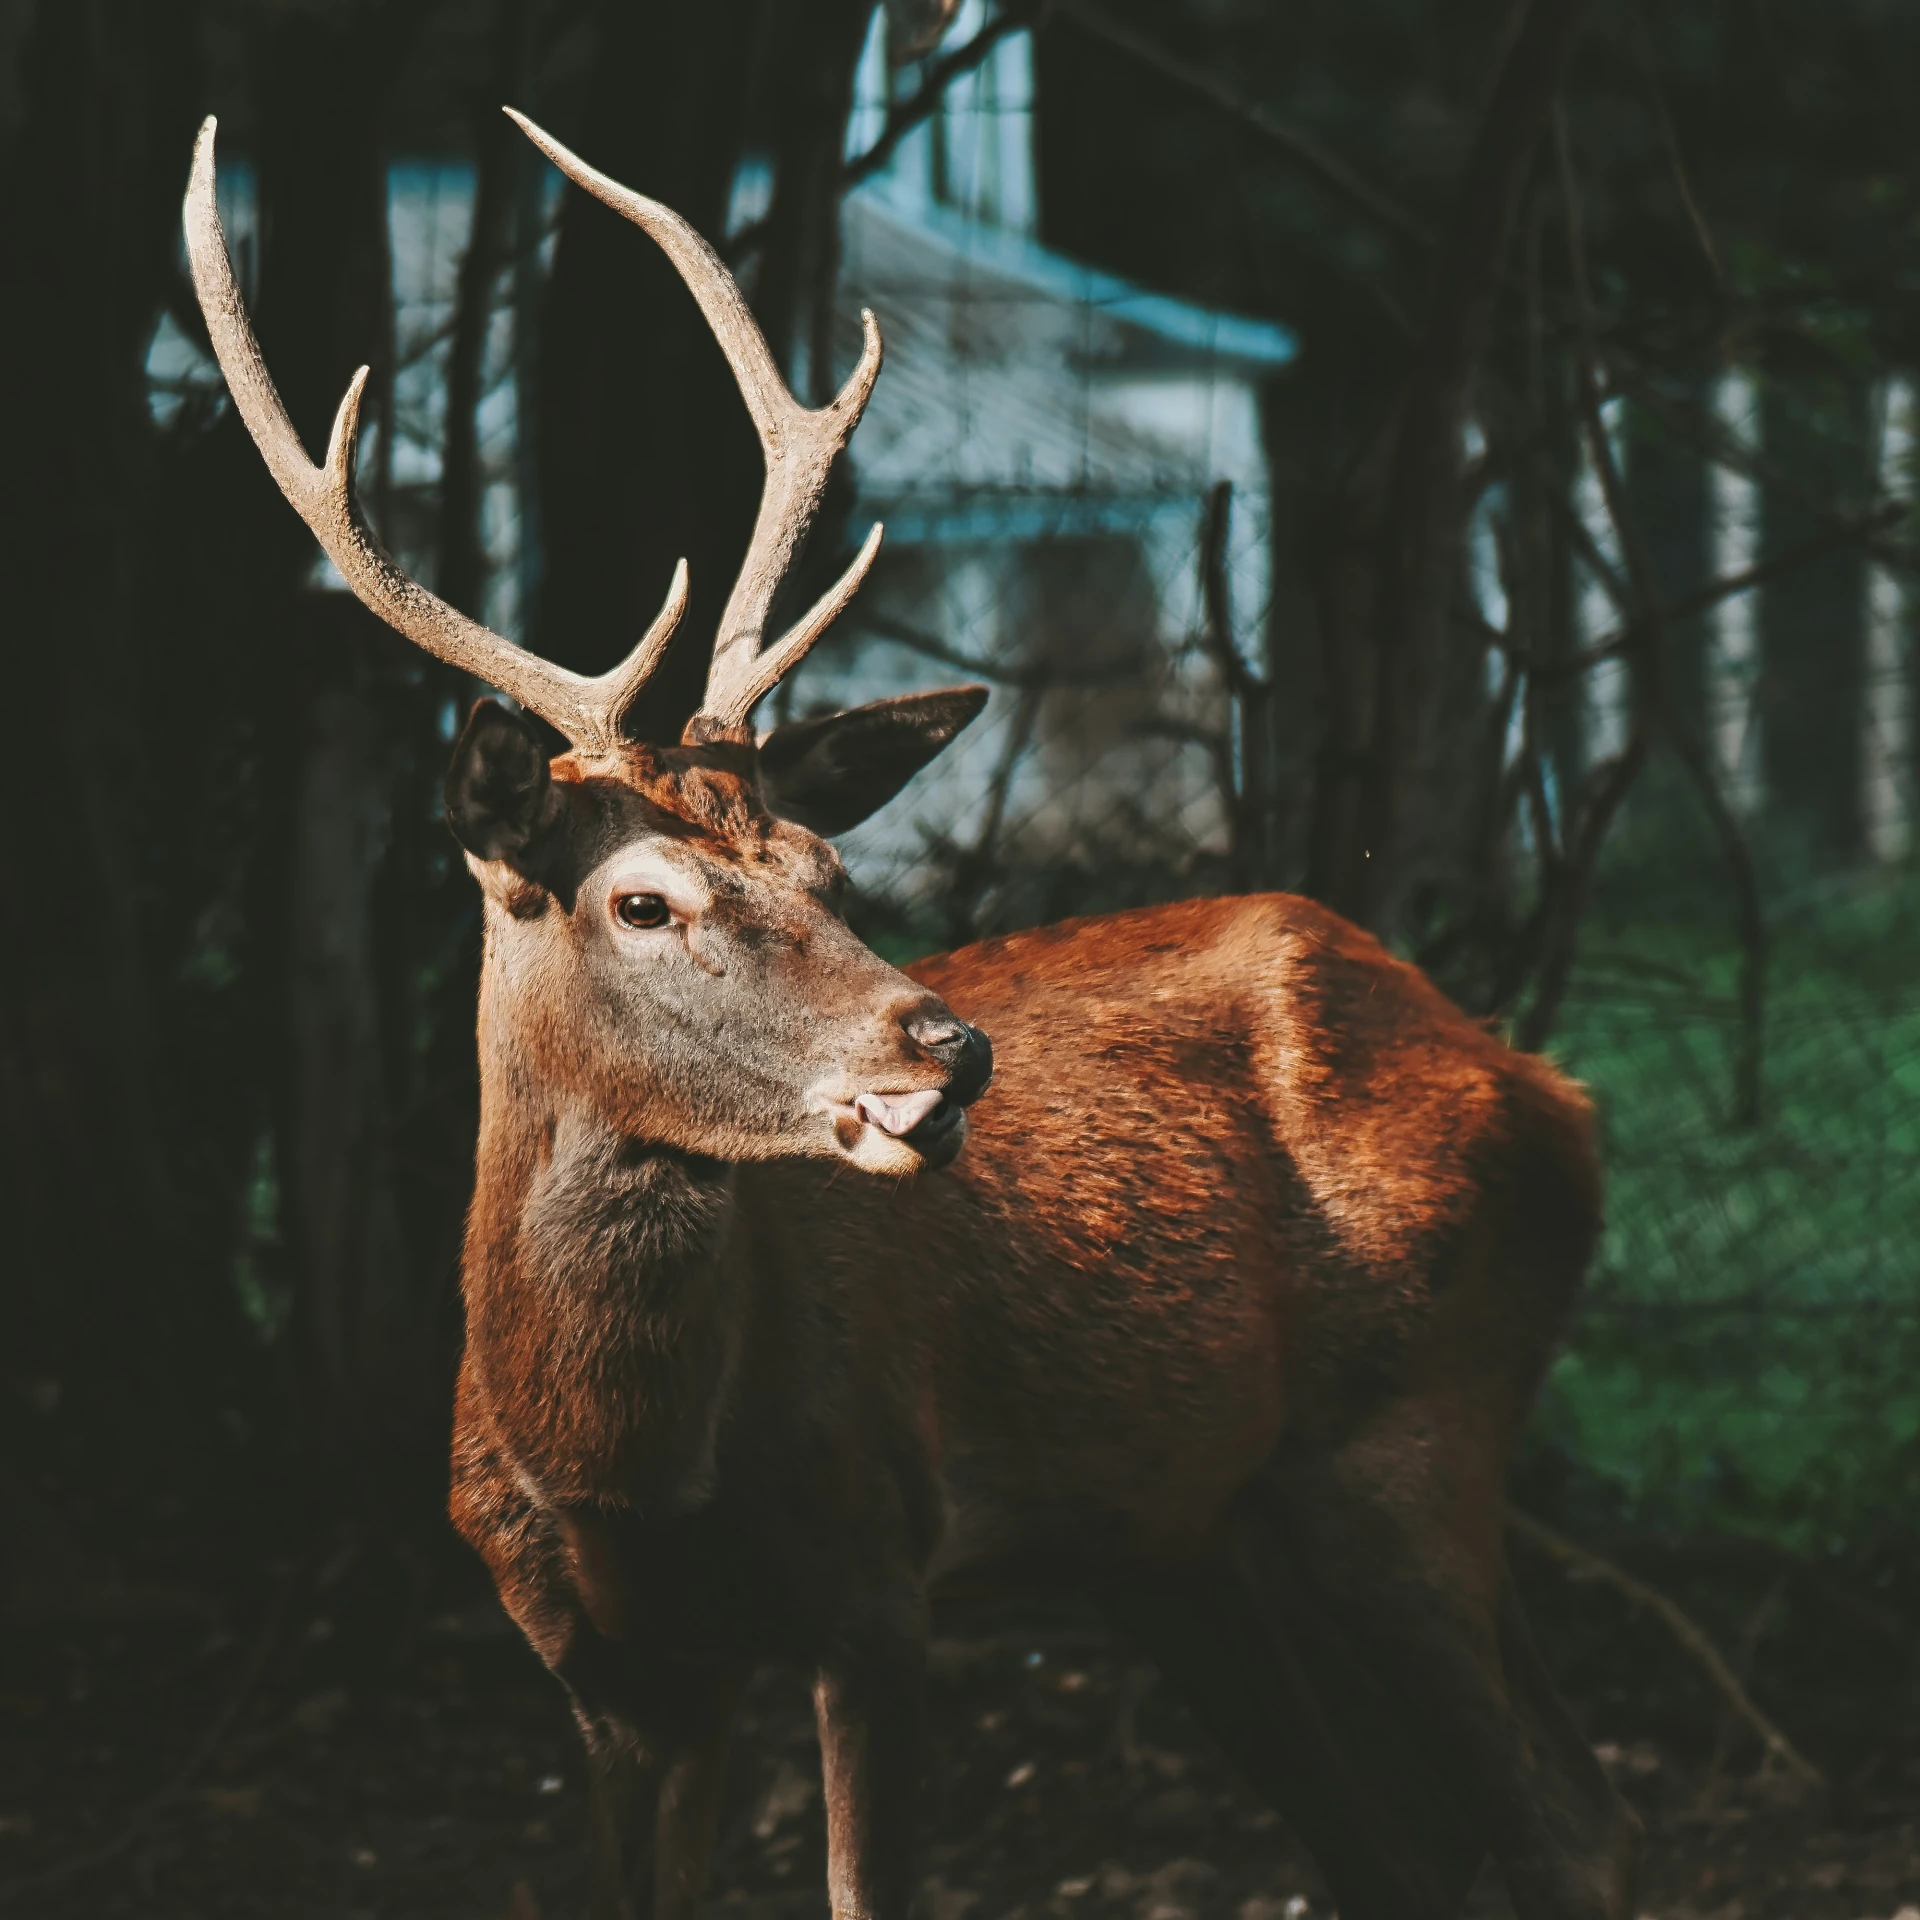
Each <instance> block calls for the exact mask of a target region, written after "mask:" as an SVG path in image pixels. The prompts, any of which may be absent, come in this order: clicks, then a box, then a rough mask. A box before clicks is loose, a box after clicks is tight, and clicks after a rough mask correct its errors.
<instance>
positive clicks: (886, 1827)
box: [813, 1626, 926, 1920]
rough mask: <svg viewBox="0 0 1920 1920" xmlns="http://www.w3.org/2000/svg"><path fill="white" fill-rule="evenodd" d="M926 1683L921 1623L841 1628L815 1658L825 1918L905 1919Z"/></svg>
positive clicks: (910, 1890)
mask: <svg viewBox="0 0 1920 1920" xmlns="http://www.w3.org/2000/svg"><path fill="white" fill-rule="evenodd" d="M925 1693H926V1637H925V1629H924V1626H921V1627H920V1628H919V1629H918V1630H917V1631H913V1632H909V1631H906V1630H904V1629H901V1628H882V1629H879V1630H877V1631H869V1632H866V1633H863V1634H861V1635H860V1636H858V1637H857V1638H854V1637H852V1636H847V1637H843V1638H842V1639H841V1641H840V1643H839V1644H838V1645H837V1646H836V1647H835V1649H834V1650H833V1651H832V1652H831V1653H830V1654H829V1655H828V1656H827V1657H826V1658H825V1659H823V1660H822V1661H821V1663H820V1668H819V1673H818V1676H817V1678H816V1680H815V1682H814V1690H813V1701H814V1716H815V1719H816V1721H817V1723H818V1725H819V1729H820V1761H821V1770H822V1775H823V1780H824V1785H825V1791H826V1802H827V1888H828V1892H829V1894H830V1895H831V1897H832V1901H833V1920H907V1909H908V1907H909V1906H910V1905H911V1904H912V1899H913V1865H914V1843H915V1834H914V1821H915V1816H916V1813H917V1810H918V1802H919V1788H920V1767H921V1743H922V1722H923V1717H924V1712H925Z"/></svg>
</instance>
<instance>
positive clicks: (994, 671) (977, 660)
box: [850, 609, 1139, 689]
mask: <svg viewBox="0 0 1920 1920" xmlns="http://www.w3.org/2000/svg"><path fill="white" fill-rule="evenodd" d="M850 624H851V625H853V626H854V627H856V628H857V630H858V631H861V632H864V633H870V634H872V635H873V637H874V638H875V639H876V640H890V641H891V642H892V643H893V644H894V645H895V646H899V647H907V648H910V649H911V650H912V651H913V652H915V653H919V654H924V655H925V656H926V657H927V658H928V659H929V660H938V661H939V662H940V663H941V665H942V666H948V667H957V668H958V669H959V670H960V671H961V672H962V673H970V674H972V675H973V676H974V678H975V679H978V680H986V681H989V682H991V683H992V684H993V685H995V686H1001V687H1038V688H1042V689H1045V688H1049V687H1112V686H1119V685H1122V684H1123V683H1125V684H1131V683H1132V682H1134V681H1136V680H1137V679H1138V678H1139V668H1138V666H1137V665H1136V664H1134V663H1131V662H1129V663H1126V664H1124V665H1119V666H1112V667H1083V668H1080V669H1078V670H1076V671H1073V672H1068V671H1066V670H1064V669H1062V668H1059V667H1054V666H1049V665H1047V664H1046V663H1045V662H1042V663H1040V664H1039V665H1036V666H1010V665H1008V664H1006V663H1005V662H1003V661H999V660H987V659H984V658H982V657H981V656H980V655H979V654H977V653H967V652H965V651H964V650H963V649H961V648H959V647H952V646H949V645H948V644H947V643H946V642H945V641H944V640H942V639H940V638H938V637H937V636H936V635H934V634H931V633H927V632H925V631H924V630H923V629H921V628H919V627H915V626H910V625H909V624H908V623H907V622H906V621H904V620H895V619H892V618H890V617H889V616H888V615H886V614H884V613H874V612H870V611H868V610H866V609H862V610H861V611H860V613H859V614H858V615H857V617H856V618H854V619H853V620H852V621H850Z"/></svg>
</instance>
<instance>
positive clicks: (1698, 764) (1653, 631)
mask: <svg viewBox="0 0 1920 1920" xmlns="http://www.w3.org/2000/svg"><path fill="white" fill-rule="evenodd" d="M1554 157H1555V165H1556V168H1557V170H1558V173H1559V178H1560V193H1561V200H1562V203H1563V206H1564V209H1565V216H1566V222H1567V251H1568V260H1569V271H1570V277H1571V279H1572V281H1573V291H1574V300H1575V307H1576V312H1577V315H1578V317H1579V322H1580V347H1581V364H1580V395H1581V407H1582V412H1583V414H1584V416H1585V423H1586V430H1587V438H1588V441H1589V444H1590V449H1591V453H1592V457H1593V463H1594V469H1595V472H1596V474H1597V475H1598V477H1599V480H1600V491H1601V496H1602V498H1603V499H1604V500H1605V502H1606V507H1607V517H1608V518H1609V519H1610V520H1611V521H1612V523H1613V529H1614V534H1615V537H1616V539H1617V540H1618V542H1619V546H1620V554H1621V558H1622V559H1623V560H1624V561H1625V563H1626V573H1627V584H1628V587H1629V589H1630V590H1631V592H1632V594H1633V597H1634V601H1635V603H1636V607H1635V614H1634V618H1633V621H1632V623H1631V624H1632V626H1633V628H1634V629H1636V630H1637V636H1638V637H1637V641H1636V643H1635V644H1634V645H1633V646H1631V647H1630V648H1629V649H1628V650H1627V658H1628V660H1629V662H1630V663H1631V667H1632V671H1633V691H1634V715H1633V722H1632V728H1631V733H1630V737H1629V742H1628V748H1627V752H1628V753H1629V754H1633V755H1635V756H1636V763H1635V764H1636V768H1637V763H1638V758H1639V757H1644V753H1645V747H1646V742H1647V739H1648V737H1649V734H1650V732H1651V730H1652V729H1653V728H1654V727H1655V726H1658V727H1659V728H1660V729H1661V731H1662V732H1664V734H1665V735H1666V737H1667V739H1668V741H1669V742H1670V743H1671V744H1672V746H1673V748H1674V751H1675V754H1676V755H1677V756H1678V758H1679V760H1680V763H1681V765H1682V767H1683V768H1684V769H1685V770H1686V772H1687V774H1688V776H1689V778H1690V779H1691V780H1692V782H1693V784H1694V787H1695V789H1696V790H1697V791H1698V792H1699V794H1700V796H1701V800H1702V803H1703V804H1704V805H1705V807H1706V809H1707V817H1708V819H1709V820H1710V821H1711V823H1712V825H1713V829H1714V834H1715V837H1716V838H1717V839H1718V840H1719V842H1720V852H1721V857H1722V859H1723V860H1724V861H1725V863H1726V868H1727V876H1728V879H1729V880H1730V881H1731V883H1732V886H1733V894H1734V928H1735V932H1736V934H1737V936H1738V938H1739V941H1740V955H1741V958H1740V1051H1739V1055H1738V1057H1737V1058H1736V1060H1735V1062H1734V1100H1733V1110H1734V1122H1735V1124H1736V1125H1739V1126H1751V1125H1753V1124H1754V1123H1755V1122H1756V1121H1757V1120H1758V1119H1759V1116H1760V1095H1761V1069H1762V1062H1763V1058H1764V1053H1765V1047H1766V974H1767V926H1766V912H1765V908H1764V907H1763V905H1762V902H1761V897H1760V877H1759V870H1758V868H1757V867H1756V866H1755V864H1754V859H1753V850H1752V848H1750V847H1749V846H1748V845H1747V838H1746V831H1745V829H1744V828H1743V827H1742V825H1741V823H1740V820H1739V817H1738V816H1737V815H1736V814H1735V812H1734V810H1733V808H1732V807H1731V806H1730V805H1729V804H1728V802H1727V798H1726V796H1725V794H1724V793H1722V792H1721V790H1720V783H1719V780H1718V778H1717V776H1716V774H1715V771H1714V767H1713V763H1712V761H1711V760H1710V759H1709V757H1708V755H1707V752H1706V749H1705V748H1704V747H1703V746H1702V745H1701V744H1700V742H1699V741H1698V740H1696V739H1695V738H1694V735H1693V731H1692V728H1691V727H1690V726H1689V725H1688V723H1687V721H1686V720H1685V718H1684V717H1683V716H1682V714H1681V713H1680V711H1679V709H1678V707H1677V705H1676V704H1675V701H1674V698H1673V688H1672V682H1671V675H1670V673H1669V671H1668V666H1669V653H1668V628H1667V618H1668V610H1667V608H1666V606H1665V604H1664V601H1663V599H1662V596H1661V593H1660V584H1659V580H1658V577H1657V575H1656V574H1655V571H1654V566H1653V559H1652V556H1651V554H1650V553H1649V552H1648V549H1647V543H1646V539H1645V537H1644V535H1643V534H1642V533H1641V530H1640V522H1639V517H1638V516H1637V515H1636V514H1635V513H1634V511H1633V507H1632V504H1631V502H1630V501H1629V499H1628V497H1627V490H1626V485H1625V482H1624V481H1623V479H1622V477H1621V474H1620V471H1619V466H1618V463H1617V462H1616V461H1615V459H1614V457H1613V447H1612V443H1611V442H1610V440H1609V439H1608V437H1607V433H1606V429H1605V424H1604V422H1603V421H1602V419H1601V417H1600V398H1599V370H1598V359H1597V351H1596V349H1595V346H1594V334H1593V327H1592V316H1593V298H1592V291H1591V288H1590V286H1589V284H1588V280H1587V265H1586V249H1585V245H1584V242H1583V240H1582V238H1581V227H1580V202H1579V195H1578V192H1577V190H1576V188H1575V185H1574V178H1573V158H1572V154H1571V152H1570V150H1569V147H1568V142H1567V126H1566V117H1565V115H1564V113H1560V112H1557V111H1556V113H1555V116H1554ZM1623 757H1624V756H1623ZM1627 784H1628V782H1626V781H1621V782H1619V783H1617V787H1618V791H1617V797H1615V798H1614V799H1613V805H1614V806H1615V807H1617V806H1618V804H1619V801H1620V800H1621V799H1624V798H1625V793H1626V786H1627ZM1609 791H1610V792H1611V791H1612V790H1611V789H1610V790H1609ZM1603 830H1604V823H1603ZM1598 857H1599V837H1596V838H1595V840H1594V843H1593V846H1592V858H1593V859H1594V860H1595V861H1597V859H1598ZM1591 884H1592V869H1591V867H1589V868H1588V869H1587V870H1586V871H1585V872H1584V873H1583V874H1582V875H1581V876H1580V885H1581V892H1582V895H1583V896H1584V893H1585V890H1586V889H1587V888H1588V887H1590V886H1591ZM1558 931H1559V934H1560V939H1559V943H1558V946H1557V948H1556V949H1555V951H1554V952H1553V954H1552V956H1551V958H1550V961H1549V967H1548V970H1547V972H1546V974H1545V975H1544V977H1543V980H1542V984H1541V989H1540V993H1539V995H1538V996H1537V997H1536V999H1535V1002H1534V1005H1533V1007H1532V1008H1531V1009H1530V1010H1529V1012H1528V1016H1527V1031H1528V1033H1529V1035H1530V1044H1532V1045H1535V1046H1537V1045H1539V1043H1540V1041H1541V1040H1543V1039H1544V1038H1545V1036H1546V1031H1547V1028H1548V1026H1549V1025H1550V1023H1551V1020H1552V1018H1553V1015H1554V1013H1555V1012H1556V1011H1557V1010H1558V1003H1559V999H1560V997H1561V995H1562V994H1564V992H1565V989H1566V983H1567V978H1568V975H1569V973H1570V971H1571V968H1572V963H1573V948H1574V941H1575V936H1576V934H1577V931H1578V921H1577V917H1575V918H1573V919H1563V920H1562V922H1561V925H1560V927H1559V929H1558Z"/></svg>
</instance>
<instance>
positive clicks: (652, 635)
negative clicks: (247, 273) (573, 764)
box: [182, 118, 687, 753]
mask: <svg viewBox="0 0 1920 1920" xmlns="http://www.w3.org/2000/svg"><path fill="white" fill-rule="evenodd" d="M214 125H215V123H214V121H213V120H212V119H211V118H209V119H208V120H207V122H206V124H205V125H204V126H203V127H202V128H201V129H200V138H199V139H198V140H197V141H196V142H195V143H194V149H193V172H192V175H191V176H190V178H189V179H188V182H187V198H186V205H185V207H184V209H183V210H182V217H183V220H184V223H185V226H186V231H187V257H188V259H189V261H190V262H191V263H192V266H193V284H194V290H195V292H197V293H198V294H199V296H200V311H201V312H202V313H203V314H204V315H205V316H206V321H207V336H208V338H209V339H210V340H211V341H212V342H213V350H214V353H215V355H216V356H217V357H218V358H219V361H220V370H221V372H222V373H224V374H225V375H226V376H227V387H228V390H229V391H230V392H231V393H232V395H233V403H234V405H235V406H236V407H238V408H239V409H240V418H241V419H242V420H244V421H245V422H246V423H247V431H248V432H249V433H251V434H252V435H253V438H254V443H255V445H257V446H258V447H259V449H260V452H261V454H262V456H263V457H264V458H265V460H266V463H267V468H268V471H269V472H271V473H272V475H273V477H274V479H275V480H277V481H278V482H279V483H280V491H281V492H282V493H284V494H285V495H286V496H287V499H288V501H289V502H290V503H291V504H292V506H293V509H294V511H295V512H296V513H298V514H299V516H300V518H301V519H302V520H304V521H305V522H306V523H307V526H308V527H309V528H310V529H311V531H312V533H313V537H314V538H315V539H316V540H318V541H319V543H320V545H321V547H322V548H323V549H324V550H325V552H326V555H327V558H328V559H329V560H331V561H332V562H333V564H334V565H335V566H336V567H338V568H339V569H340V574H341V577H342V578H343V579H344V580H345V581H346V583H347V585H348V586H350V587H351V588H352V589H353V591H354V592H355V593H356V594H358V595H359V597H360V598H361V600H363V601H364V602H365V603H366V604H367V605H368V606H369V607H371V608H372V609H373V611H374V612H375V613H377V614H378V615H379V616H380V617H381V619H383V620H384V621H386V622H387V624H388V625H389V626H391V627H393V628H395V629H396V630H397V631H398V632H400V633H403V634H404V635H405V636H406V637H407V638H408V639H409V640H411V641H413V642H414V644H415V645H416V646H421V647H424V648H425V649H426V650H427V651H428V652H429V653H431V654H433V655H434V656H435V657H436V658H437V659H441V660H445V661H448V662H450V663H451V664H452V665H454V666H456V667H461V668H464V669H465V670H466V671H467V672H468V673H470V674H472V675H473V676H474V677H475V678H476V679H478V680H484V681H486V682H487V683H488V684H489V685H491V686H495V687H498V688H499V689H500V690H501V692H503V693H506V694H510V695H511V696H512V697H513V698H514V699H515V700H517V701H519V703H520V704H521V705H522V706H523V707H525V708H527V709H528V710H529V711H530V712H533V713H537V714H538V715H539V716H540V717H541V718H542V719H543V720H546V721H548V722H550V723H551V724H552V725H553V726H555V727H557V728H558V729H559V730H560V732H561V733H562V734H564V735H565V736H566V738H567V739H568V740H569V741H571V742H572V744H573V745H574V746H576V747H578V748H580V749H581V750H582V751H583V752H587V753H604V752H607V751H609V750H611V749H612V748H613V747H615V746H616V745H618V743H619V741H620V739H621V737H622V726H623V723H624V721H625V718H626V714H627V710H628V708H630V707H631V706H632V705H633V702H634V699H635V697H636V696H637V695H638V693H639V692H640V689H641V688H642V687H644V686H645V685H646V683H647V680H648V679H649V677H650V676H651V675H652V673H653V670H654V669H655V667H657V666H658V665H659V664H660V657H661V655H662V654H663V653H664V652H665V651H666V646H667V642H668V641H669V640H670V639H672V637H673V630H674V628H675V627H677V626H678V625H679V624H680V616H681V615H682V614H683V613H684V612H685V611H686V606H687V563H686V562H685V561H684V560H682V561H681V562H680V564H679V565H678V566H677V567H676V568H675V569H674V572H673V583H672V585H671V586H669V587H668V589H667V599H666V604H665V605H664V606H663V607H662V608H661V609H660V611H659V613H658V615H656V616H655V619H654V622H653V624H652V626H650V627H649V628H648V629H647V631H646V633H645V634H644V635H643V636H642V638H641V641H640V644H639V645H638V646H637V647H635V648H634V650H633V651H632V653H630V654H629V655H628V656H627V657H626V659H625V660H623V661H622V662H621V663H620V665H619V666H617V667H615V668H614V669H613V670H612V672H610V673H603V674H601V675H600V676H599V677H598V678H595V679H589V678H587V677H586V676H584V675H582V674H577V673H570V672H568V671H567V669H566V668H565V667H559V666H555V665H554V664H553V662H552V661H550V660H543V659H541V658H540V656H539V655H538V654H535V653H529V652H527V650H526V649H525V648H523V647H516V646H515V645H514V644H513V642H512V641H511V640H506V639H503V638H502V637H501V636H500V635H499V634H497V633H495V632H494V631H493V630H492V629H491V628H490V627H485V626H482V625H481V624H480V622H479V621H478V620H470V619H468V618H467V616H466V615H465V614H464V613H460V612H458V611H456V610H455V609H454V608H452V607H450V606H448V605H447V603H446V602H445V601H444V600H442V599H441V598H440V597H439V596H438V595H437V594H432V593H429V592H428V591H427V590H426V588H425V587H423V586H421V585H420V584H419V582H418V581H415V580H410V579H409V578H408V577H407V576H406V575H405V574H404V573H402V572H401V571H400V569H399V568H398V567H397V566H396V565H395V564H394V562H393V558H392V556H391V555H390V554H389V553H388V552H387V551H386V549H385V548H384V547H382V546H381V544H380V543H379V541H378V540H376V539H375V538H374V536H373V534H372V532H371V530H370V529H369V528H368V526H367V524H366V521H365V520H364V519H363V518H362V517H361V514H360V510H359V504H358V502H357V501H356V500H355V498H354V492H353V463H354V451H355V447H356V444H357V442H358V440H359V435H360V396H361V394H362V393H363V392H364V391H365V389H366V384H367V369H366V368H365V367H362V368H361V369H360V371H359V372H358V373H356V374H355V375H354V376H353V379H352V380H351V381H350V382H349V383H348V386H347V391H346V395H345V397H344V398H343V399H342V400H341V402H340V411H339V412H338V413H337V414H335V416H334V421H333V435H332V438H331V439H330V440H329V441H328V443H327V457H326V462H325V464H324V465H322V466H318V467H316V466H315V465H314V464H313V463H312V462H311V461H310V460H309V459H308V458H307V452H306V449H305V447H303V446H302V445H301V443H300V436H299V434H298V433H297V432H295V430H294V425H293V422H292V421H291V420H290V419H288V417H287V409H286V405H285V403H284V402H283V401H282V400H281V398H280V395H279V393H278V391H277V390H276V389H275V387H274V384H273V376H272V374H270V373H269V372H268V371H267V363H266V361H265V360H264V359H263V358H262V357H261V354H260V343H259V341H258V340H256V339H255V338H254V333H253V327H252V324H251V323H250V322H249V320H248V319H247V310H246V307H245V305H244V304H243V303H242V301H241V298H240V289H239V286H238V285H237V284H236V282H235V280H234V277H233V262H232V260H231V259H230V258H229V257H228V254H227V236H226V234H225V233H224V232H223V231H222V230H221V226H220V213H219V209H218V206H217V205H216V203H215V199H214V176H213V134H214Z"/></svg>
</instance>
